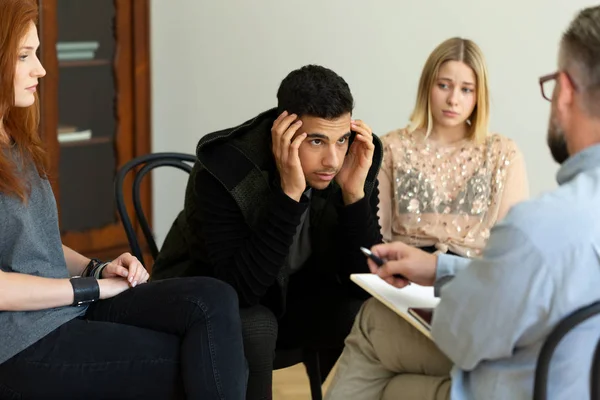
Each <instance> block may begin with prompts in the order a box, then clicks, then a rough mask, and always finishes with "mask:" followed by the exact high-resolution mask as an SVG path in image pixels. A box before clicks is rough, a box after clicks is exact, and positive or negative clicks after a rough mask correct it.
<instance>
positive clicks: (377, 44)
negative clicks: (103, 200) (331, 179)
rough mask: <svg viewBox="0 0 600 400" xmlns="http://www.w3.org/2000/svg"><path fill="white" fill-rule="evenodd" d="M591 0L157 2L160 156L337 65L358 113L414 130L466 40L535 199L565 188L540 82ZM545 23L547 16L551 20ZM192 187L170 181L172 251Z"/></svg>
mask: <svg viewBox="0 0 600 400" xmlns="http://www.w3.org/2000/svg"><path fill="white" fill-rule="evenodd" d="M593 4H594V2H593V1H588V0H504V1H497V0H494V1H491V0H453V1H448V0H421V1H416V0H373V1H367V0H303V1H296V0H253V1H248V0H152V8H151V13H152V14H151V16H152V22H151V28H152V31H151V35H152V36H151V39H152V88H153V92H152V106H153V115H152V127H153V147H152V150H153V151H155V152H157V151H181V152H187V153H194V151H195V145H196V143H197V141H198V139H199V138H200V137H201V136H202V135H204V134H206V133H208V132H211V131H214V130H217V129H221V128H226V127H229V126H234V125H236V124H238V123H240V122H242V121H245V120H246V119H248V118H250V117H252V116H254V114H257V113H258V112H260V111H262V110H265V109H267V108H270V107H272V106H274V105H275V104H276V97H275V94H276V91H277V87H278V86H279V83H280V81H281V79H283V77H284V76H285V75H286V74H287V73H288V72H290V71H291V70H293V69H295V68H298V67H300V66H302V65H304V64H308V63H317V64H321V65H324V66H327V67H329V68H331V69H333V70H334V71H336V72H337V73H339V74H340V75H341V76H343V77H344V78H345V79H346V80H347V82H348V83H349V85H350V88H351V90H352V92H353V94H354V97H355V101H356V109H355V113H354V115H355V116H356V117H357V118H361V119H364V120H365V121H367V122H368V123H369V124H370V125H371V127H372V128H373V130H374V132H375V133H377V134H380V135H381V134H384V133H386V132H388V131H390V130H392V129H395V128H398V127H401V126H404V125H405V124H406V123H407V118H408V114H409V112H410V110H411V108H412V106H413V102H414V97H415V92H416V87H417V82H418V79H419V74H420V71H421V68H422V65H423V63H424V62H425V59H426V57H427V55H428V54H429V53H430V52H431V50H433V48H434V47H435V46H436V45H437V44H438V43H439V42H441V41H442V40H444V39H447V38H449V37H451V36H464V37H467V38H470V39H473V40H475V41H476V42H477V43H478V44H479V45H480V47H481V48H482V49H483V51H484V53H485V55H486V58H487V62H488V67H489V71H490V80H491V82H490V83H491V97H492V117H491V118H492V119H491V127H492V130H493V131H496V132H500V133H503V134H505V135H506V136H508V137H510V138H513V139H514V140H516V142H517V144H518V145H519V146H520V148H521V150H522V151H523V153H524V155H525V160H526V162H527V166H528V173H529V179H530V186H531V190H532V194H534V195H536V194H539V193H540V192H541V191H544V190H548V189H551V188H553V187H554V186H555V183H554V173H555V172H556V169H557V167H556V166H555V164H554V163H553V162H552V160H551V158H550V155H549V152H548V151H547V148H546V144H545V135H546V127H547V120H548V114H549V103H548V102H546V101H545V100H543V99H542V97H541V95H540V89H539V84H538V77H539V76H541V75H543V74H546V73H550V72H553V71H554V69H555V68H556V51H557V44H558V40H559V38H560V35H561V33H562V31H563V30H564V29H565V28H566V26H567V25H568V23H569V21H570V20H571V19H572V18H573V16H574V14H575V13H576V12H577V11H578V10H579V9H580V8H583V7H586V6H589V5H593ZM542 15H543V16H542ZM184 187H185V178H184V176H183V174H181V173H180V172H178V171H177V172H159V173H158V175H156V178H155V185H154V199H155V201H154V218H155V219H154V221H155V230H156V235H157V239H158V241H159V242H162V240H163V239H164V236H165V235H166V232H167V231H168V229H169V227H170V225H171V222H172V220H173V218H174V216H175V215H176V214H177V212H178V211H179V210H180V209H181V207H182V204H183V200H182V199H183V191H184Z"/></svg>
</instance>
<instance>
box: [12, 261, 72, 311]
mask: <svg viewBox="0 0 600 400" xmlns="http://www.w3.org/2000/svg"><path fill="white" fill-rule="evenodd" d="M72 303H73V287H72V286H71V283H70V282H69V280H68V279H52V278H42V277H39V276H33V275H27V274H20V273H17V272H4V271H2V270H0V311H32V310H43V309H46V308H53V307H61V306H67V305H70V304H72Z"/></svg>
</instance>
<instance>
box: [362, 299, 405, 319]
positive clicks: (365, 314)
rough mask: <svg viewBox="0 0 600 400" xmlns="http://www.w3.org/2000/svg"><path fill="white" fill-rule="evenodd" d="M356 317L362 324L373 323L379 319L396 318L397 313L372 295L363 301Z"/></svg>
mask: <svg viewBox="0 0 600 400" xmlns="http://www.w3.org/2000/svg"><path fill="white" fill-rule="evenodd" d="M357 318H358V319H359V320H360V321H361V324H362V325H364V324H366V325H373V324H376V323H378V322H381V321H389V319H396V318H398V315H397V314H396V313H395V312H393V311H392V310H390V309H389V308H388V307H387V306H386V305H385V304H383V303H382V302H381V301H379V300H377V299H376V298H374V297H373V298H371V299H369V300H367V301H365V302H364V304H363V306H362V308H361V309H360V311H359V313H358V317H357Z"/></svg>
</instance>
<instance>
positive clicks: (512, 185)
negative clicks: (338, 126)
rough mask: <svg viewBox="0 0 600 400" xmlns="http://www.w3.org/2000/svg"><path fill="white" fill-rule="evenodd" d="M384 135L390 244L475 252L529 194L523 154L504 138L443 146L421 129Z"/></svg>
mask: <svg viewBox="0 0 600 400" xmlns="http://www.w3.org/2000/svg"><path fill="white" fill-rule="evenodd" d="M381 140H382V142H383V145H384V156H383V157H384V158H383V165H382V167H381V170H380V172H379V188H380V194H379V204H380V210H379V220H380V224H381V227H382V235H383V238H384V240H386V241H402V242H405V243H407V244H410V245H413V246H417V247H425V246H435V247H436V248H437V249H438V251H440V252H444V253H445V252H448V251H452V252H454V253H456V254H458V255H461V256H465V257H476V256H478V255H479V254H481V250H482V249H483V247H484V246H485V244H486V242H487V239H488V237H489V234H490V229H491V227H492V226H493V225H494V224H495V223H496V222H497V221H498V220H500V219H501V218H502V217H504V215H506V213H507V211H508V209H509V208H510V207H511V206H512V205H513V204H515V203H517V202H519V201H522V200H524V199H526V198H527V197H528V196H529V189H528V182H527V174H526V171H525V163H524V161H523V156H522V154H521V152H520V151H519V149H518V148H517V146H516V144H515V143H514V142H513V141H512V140H510V139H508V138H506V137H504V136H502V135H499V134H493V135H489V136H488V137H487V138H486V140H485V141H484V142H483V143H476V142H475V141H473V140H471V139H464V140H461V141H459V142H455V143H452V144H449V145H447V144H444V145H439V144H437V143H435V142H433V141H431V140H429V139H427V138H425V135H424V133H423V132H422V131H420V130H417V131H414V132H408V131H407V130H406V129H400V130H396V131H392V132H390V133H388V134H386V135H384V136H382V137H381Z"/></svg>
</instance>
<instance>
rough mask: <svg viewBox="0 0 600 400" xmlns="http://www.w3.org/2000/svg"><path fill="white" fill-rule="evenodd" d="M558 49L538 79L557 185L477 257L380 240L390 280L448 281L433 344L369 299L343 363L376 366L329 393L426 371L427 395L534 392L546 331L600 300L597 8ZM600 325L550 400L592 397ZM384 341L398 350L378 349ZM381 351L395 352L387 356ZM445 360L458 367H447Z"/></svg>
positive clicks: (359, 390) (560, 374)
mask: <svg viewBox="0 0 600 400" xmlns="http://www.w3.org/2000/svg"><path fill="white" fill-rule="evenodd" d="M559 55H560V57H559V68H558V71H557V72H555V73H553V74H551V75H547V76H544V77H542V78H540V85H541V87H542V96H543V97H544V98H545V99H546V100H548V101H550V102H551V113H550V121H549V127H548V146H549V147H550V150H551V152H552V156H553V157H554V159H555V160H556V161H557V162H558V163H560V164H561V167H560V169H559V171H558V173H557V181H558V183H559V185H560V186H559V188H558V189H556V190H554V191H552V192H550V193H547V194H545V195H543V196H541V197H539V198H537V199H535V200H532V201H528V202H523V203H520V204H517V205H515V206H514V207H513V208H512V209H511V211H510V212H509V214H508V215H507V216H506V217H505V218H504V220H503V221H502V222H500V223H499V224H498V225H496V226H495V227H494V228H493V229H492V232H491V236H490V238H489V242H488V246H487V248H486V249H485V251H484V254H483V256H482V257H481V258H479V259H474V260H469V259H464V258H459V257H454V256H451V255H445V254H440V255H438V256H435V255H432V254H428V253H425V252H423V251H421V250H418V249H416V248H413V247H410V246H407V245H404V244H402V243H400V242H395V243H389V244H382V245H377V246H374V247H373V249H372V251H373V253H375V254H376V255H377V256H379V257H381V258H384V259H386V260H387V262H386V263H385V264H384V266H383V267H381V269H379V270H378V269H377V267H376V265H375V264H374V263H373V262H372V261H370V260H369V265H370V268H371V271H372V272H373V273H377V274H379V276H381V277H382V278H383V279H385V280H386V281H387V282H389V283H390V284H392V285H394V286H397V287H400V288H401V287H404V286H405V285H406V284H407V281H406V280H402V279H398V278H395V277H394V274H402V275H404V276H405V277H407V278H408V280H410V281H413V282H416V283H418V284H421V285H430V286H436V287H438V288H440V286H442V285H443V287H441V300H440V303H439V305H438V307H437V308H436V309H435V311H434V313H433V320H432V330H431V332H432V337H433V342H434V343H435V345H432V343H431V341H430V339H428V338H426V337H425V336H423V335H420V334H418V333H416V332H417V331H416V330H415V329H414V328H413V327H412V326H411V325H409V324H408V323H407V322H405V321H404V320H403V319H401V318H395V317H394V316H393V314H392V316H390V314H391V313H392V312H391V311H389V310H388V309H387V308H386V307H385V306H375V305H374V304H376V302H373V301H369V302H367V303H366V304H365V306H363V309H362V310H361V312H360V313H359V316H358V319H357V321H356V323H355V326H354V328H353V330H352V332H351V334H350V336H349V337H348V339H347V340H346V348H345V350H344V353H343V354H342V361H340V365H344V364H348V363H349V362H347V361H348V360H352V362H363V363H364V364H370V365H373V370H372V371H366V370H365V368H364V367H361V368H360V372H361V374H362V375H361V376H357V375H356V374H355V373H353V371H350V370H342V368H341V367H340V370H339V371H338V375H337V376H336V378H335V379H334V381H333V382H332V386H331V390H330V392H329V393H328V396H327V398H328V399H329V400H336V399H342V398H344V396H345V397H346V398H352V399H355V400H360V399H363V398H364V399H366V398H367V396H366V395H365V393H366V391H365V388H369V387H371V388H373V387H374V385H376V383H377V381H378V379H383V378H384V377H385V376H386V374H388V377H389V375H390V374H395V375H402V374H411V375H413V376H415V375H416V376H419V377H420V380H421V382H422V383H423V384H422V386H421V387H422V393H421V394H422V396H420V397H419V398H420V399H448V398H451V399H485V400H489V399H511V400H519V399H531V398H532V392H533V388H534V376H535V369H536V362H537V358H538V355H539V353H540V349H541V347H542V345H543V344H544V342H545V340H546V338H547V337H548V334H549V333H550V332H551V331H552V329H553V328H554V327H555V326H556V325H557V324H558V323H559V321H561V320H562V319H564V318H565V317H566V316H567V315H569V314H571V313H573V312H574V311H575V310H577V309H579V308H581V307H584V306H587V305H590V304H592V303H594V302H596V301H598V300H600V6H595V7H590V8H587V9H584V10H582V11H581V12H580V13H579V14H578V15H577V17H576V18H575V19H574V20H573V21H572V22H571V25H570V26H569V28H568V29H567V31H566V32H565V33H564V35H563V37H562V40H561V43H560V52H559ZM444 282H446V283H445V284H444ZM599 332H600V320H599V318H592V319H589V320H587V321H586V322H584V323H582V324H581V325H579V327H577V328H575V330H574V331H572V332H571V333H570V334H569V335H568V336H567V337H566V338H565V339H564V340H563V341H562V343H561V344H560V345H559V346H558V348H557V349H556V352H555V354H554V357H553V358H552V364H551V368H550V373H549V379H548V387H547V391H548V393H549V397H548V398H549V399H589V398H590V390H589V386H590V369H591V364H592V354H593V353H594V348H595V347H596V343H597V341H598V336H599ZM381 340H386V341H388V342H392V341H393V342H394V343H395V344H397V345H395V346H378V341H381ZM381 348H384V349H386V350H387V353H386V354H379V353H378V351H379V349H381ZM390 349H394V351H395V354H389V351H390ZM417 351H418V352H419V353H418V354H419V357H418V358H417V361H415V357H414V355H415V354H417V353H416V352H417ZM344 357H348V360H346V362H344V360H343V359H344ZM373 360H380V361H379V363H375V362H373ZM385 360H387V361H390V360H396V361H397V362H384V361H385ZM444 361H446V362H448V365H450V364H451V365H452V367H451V372H450V373H447V372H442V373H440V372H439V371H440V370H441V368H440V365H441V364H444V365H446V364H445V363H444ZM390 365H394V370H393V371H392V370H391V368H390ZM432 371H438V373H437V374H436V373H435V372H432ZM446 371H448V370H446ZM441 378H444V379H441ZM595 379H600V377H598V376H593V377H592V380H595ZM394 381H395V379H394V380H392V381H390V383H389V384H388V385H387V387H385V388H382V393H380V394H379V397H381V398H383V399H387V398H402V393H403V392H404V391H405V390H406V388H405V387H403V386H402V385H399V384H398V385H395V387H393V386H394ZM400 381H401V379H398V382H400ZM441 381H443V382H442V383H440V382H441ZM427 382H429V383H427ZM371 394H373V392H371ZM379 397H377V398H379ZM371 398H375V397H371Z"/></svg>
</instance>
